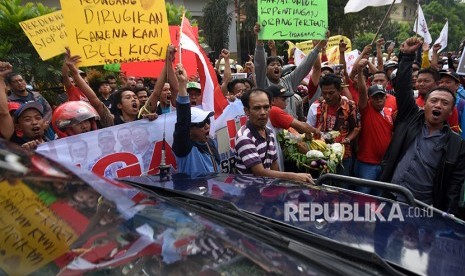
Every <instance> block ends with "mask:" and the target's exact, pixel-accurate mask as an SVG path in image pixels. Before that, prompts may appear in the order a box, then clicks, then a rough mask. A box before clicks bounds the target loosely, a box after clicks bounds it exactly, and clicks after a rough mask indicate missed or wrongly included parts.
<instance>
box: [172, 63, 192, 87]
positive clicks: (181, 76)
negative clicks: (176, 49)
mask: <svg viewBox="0 0 465 276" xmlns="http://www.w3.org/2000/svg"><path fill="white" fill-rule="evenodd" d="M175 72H176V78H177V79H178V82H179V86H180V87H186V85H187V82H188V81H189V79H188V78H187V73H186V69H184V66H182V63H178V64H176V69H175Z"/></svg>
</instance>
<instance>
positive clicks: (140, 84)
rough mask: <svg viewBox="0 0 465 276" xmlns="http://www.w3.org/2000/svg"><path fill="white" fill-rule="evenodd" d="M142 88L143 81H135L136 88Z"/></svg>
mask: <svg viewBox="0 0 465 276" xmlns="http://www.w3.org/2000/svg"><path fill="white" fill-rule="evenodd" d="M142 87H144V80H141V79H139V80H137V81H136V88H142Z"/></svg>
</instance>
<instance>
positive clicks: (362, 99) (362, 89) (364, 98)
mask: <svg viewBox="0 0 465 276" xmlns="http://www.w3.org/2000/svg"><path fill="white" fill-rule="evenodd" d="M367 63H368V60H366V59H362V60H360V62H359V63H358V64H357V66H354V69H353V70H356V71H357V88H358V92H359V93H360V96H359V99H358V108H359V109H360V110H362V109H365V107H366V106H367V104H368V91H367V85H366V82H365V75H363V72H362V70H363V69H362V68H365V66H366V64H367Z"/></svg>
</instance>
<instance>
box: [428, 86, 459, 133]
mask: <svg viewBox="0 0 465 276" xmlns="http://www.w3.org/2000/svg"><path fill="white" fill-rule="evenodd" d="M454 105H455V103H454V98H453V97H452V95H451V94H450V93H449V92H445V91H440V90H439V91H433V92H431V93H430V94H429V96H428V99H427V100H426V102H425V106H424V110H425V120H426V122H427V124H429V125H433V126H435V125H442V124H443V123H444V121H446V120H447V118H449V116H450V115H451V114H452V110H453V108H454Z"/></svg>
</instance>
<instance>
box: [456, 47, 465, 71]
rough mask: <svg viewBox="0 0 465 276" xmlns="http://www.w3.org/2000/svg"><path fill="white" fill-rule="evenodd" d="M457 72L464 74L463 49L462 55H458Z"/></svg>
mask: <svg viewBox="0 0 465 276" xmlns="http://www.w3.org/2000/svg"><path fill="white" fill-rule="evenodd" d="M457 74H459V75H462V76H464V75H465V51H462V56H461V57H460V61H459V67H458V68H457Z"/></svg>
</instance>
